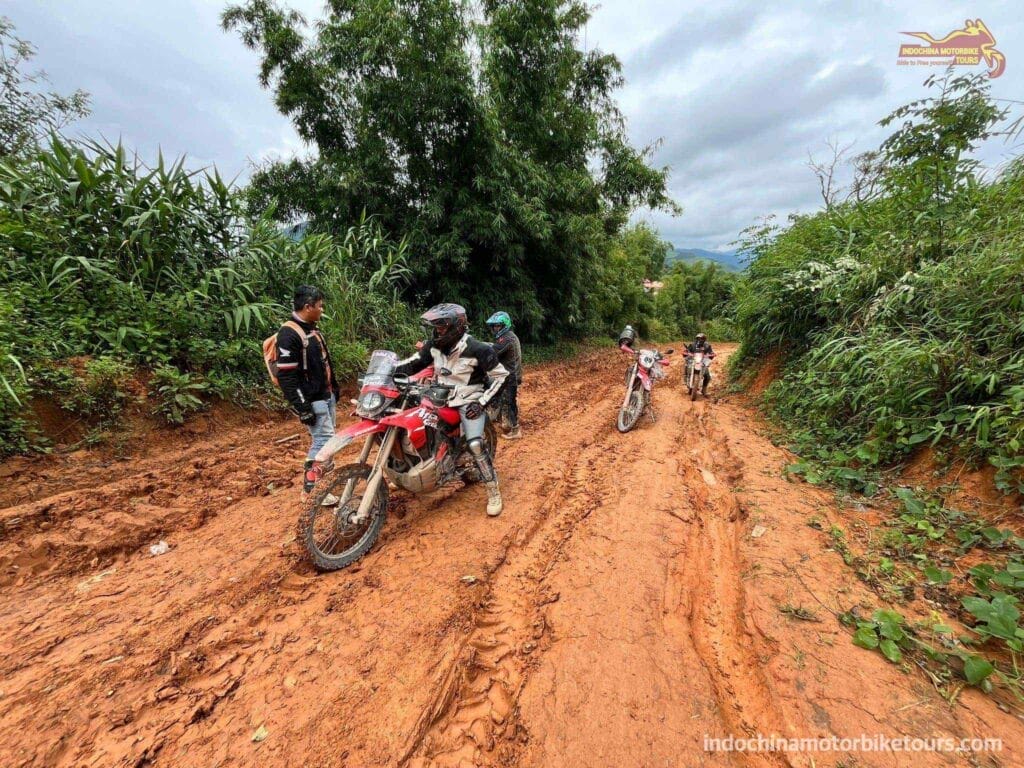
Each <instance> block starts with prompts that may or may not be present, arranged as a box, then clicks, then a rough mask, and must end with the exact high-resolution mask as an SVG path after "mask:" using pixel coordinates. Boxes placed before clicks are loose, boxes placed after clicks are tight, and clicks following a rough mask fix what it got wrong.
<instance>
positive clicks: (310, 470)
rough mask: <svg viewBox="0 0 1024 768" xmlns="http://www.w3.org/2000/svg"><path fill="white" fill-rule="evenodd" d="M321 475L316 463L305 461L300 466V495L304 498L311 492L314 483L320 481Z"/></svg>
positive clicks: (310, 460)
mask: <svg viewBox="0 0 1024 768" xmlns="http://www.w3.org/2000/svg"><path fill="white" fill-rule="evenodd" d="M321 475H322V472H321V469H320V467H318V466H317V465H316V462H315V461H313V460H312V459H306V463H305V464H303V466H302V493H303V495H304V496H308V495H309V494H311V493H312V492H313V486H314V485H316V481H317V480H319V479H320V477H321Z"/></svg>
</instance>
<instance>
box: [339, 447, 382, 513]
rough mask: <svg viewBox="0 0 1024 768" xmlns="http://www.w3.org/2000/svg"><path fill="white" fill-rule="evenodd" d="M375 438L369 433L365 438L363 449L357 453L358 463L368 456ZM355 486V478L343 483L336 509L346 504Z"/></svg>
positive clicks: (363, 462) (361, 462) (364, 461)
mask: <svg viewBox="0 0 1024 768" xmlns="http://www.w3.org/2000/svg"><path fill="white" fill-rule="evenodd" d="M376 439H377V436H376V435H370V436H369V437H367V438H366V442H365V443H363V450H362V451H361V452H360V454H359V463H360V464H365V463H366V460H367V459H368V458H370V449H371V448H373V444H374V442H375V441H376ZM355 487H356V480H355V478H352V479H351V480H349V481H348V482H347V483H345V490H344V492H343V493H342V494H341V501H339V502H338V509H342V508H343V507H344V506H345V505H346V504H348V502H349V499H351V498H352V491H354V490H355Z"/></svg>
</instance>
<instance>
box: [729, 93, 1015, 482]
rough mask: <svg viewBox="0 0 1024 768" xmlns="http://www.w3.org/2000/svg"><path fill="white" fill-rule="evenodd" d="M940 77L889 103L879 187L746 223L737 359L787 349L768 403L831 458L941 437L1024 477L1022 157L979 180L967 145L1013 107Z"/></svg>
mask: <svg viewBox="0 0 1024 768" xmlns="http://www.w3.org/2000/svg"><path fill="white" fill-rule="evenodd" d="M940 84H941V85H942V88H943V93H942V94H941V96H938V97H935V98H931V99H925V100H922V101H919V102H915V103H914V104H912V105H910V106H909V107H907V108H904V109H901V110H897V112H896V113H894V115H895V116H896V117H898V118H900V119H901V120H904V119H905V121H904V122H903V123H902V125H901V127H900V129H899V130H897V131H896V132H895V133H894V134H893V136H892V137H890V139H888V140H887V141H886V142H885V144H883V147H882V150H881V152H880V154H879V155H878V157H877V158H876V161H875V164H874V170H873V171H872V173H874V174H875V176H874V179H875V183H876V184H877V188H878V189H879V190H880V193H879V194H876V195H874V196H868V197H867V198H863V199H862V198H861V197H859V196H856V195H855V196H853V197H851V199H850V200H848V201H846V202H845V203H839V204H836V205H833V206H830V207H829V208H828V209H827V210H824V211H821V212H819V213H816V214H813V215H800V216H793V217H791V221H790V225H789V226H788V227H787V228H785V229H781V228H779V227H777V226H775V225H774V224H772V223H771V222H768V223H767V224H765V225H764V226H760V227H755V228H752V229H751V230H749V231H748V232H747V233H746V236H745V239H744V241H743V247H744V248H746V249H747V250H748V251H750V252H751V253H752V254H754V257H755V258H754V259H753V262H752V263H751V265H750V267H749V270H748V277H747V279H746V280H745V281H743V282H742V283H741V284H740V285H739V286H738V289H737V298H736V321H737V324H738V326H739V329H740V331H741V333H742V346H741V349H740V353H739V354H738V355H737V359H736V361H735V363H734V365H733V366H732V370H733V372H734V373H738V374H740V375H742V374H743V373H744V371H745V370H747V369H749V368H750V367H751V366H752V364H753V363H754V362H755V361H757V360H759V359H761V358H762V357H763V356H764V355H766V354H767V353H769V352H772V351H774V350H781V351H783V352H784V353H785V355H786V361H785V364H784V365H783V367H782V371H783V377H782V379H781V381H779V382H777V383H776V384H774V385H773V386H772V387H770V388H769V389H768V390H767V392H766V400H767V403H768V405H769V407H770V408H771V410H772V411H773V413H774V414H775V415H776V416H777V417H779V418H780V419H781V420H782V421H784V422H785V423H786V424H787V425H788V426H789V427H790V428H791V430H792V434H793V435H794V438H795V442H796V443H797V444H798V447H800V448H802V449H804V450H806V451H810V452H812V453H814V454H816V455H817V458H819V459H824V460H825V461H826V462H831V463H848V462H858V463H860V464H862V465H878V464H882V465H886V464H890V463H892V462H895V461H898V460H900V459H902V458H903V457H905V456H906V455H908V454H909V453H910V452H912V451H913V450H915V449H916V448H917V447H919V446H923V445H927V444H931V445H935V444H937V443H940V442H942V443H946V444H952V445H955V446H957V447H958V448H959V450H960V451H961V452H963V453H965V454H967V455H968V456H973V457H975V458H977V459H978V460H983V461H988V462H990V463H992V464H994V465H995V466H996V467H997V468H998V469H999V475H998V483H999V485H1000V487H1002V488H1004V489H1007V490H1010V489H1020V490H1024V475H1022V473H1021V469H1022V468H1024V453H1022V451H1024V384H1022V383H1021V382H1022V380H1024V343H1022V342H1024V290H1022V289H1021V285H1022V279H1024V278H1022V275H1024V160H1021V159H1020V158H1018V159H1016V160H1015V161H1013V162H1012V163H1010V164H1009V165H1008V166H1007V167H1006V168H1005V169H1004V171H1003V172H1002V173H1001V174H1000V175H998V176H996V177H994V178H989V179H983V178H982V177H980V176H979V175H978V174H977V173H976V170H977V167H976V163H975V162H974V161H973V160H972V159H970V155H969V150H970V148H972V147H973V146H975V145H976V144H977V143H978V142H980V141H982V140H984V139H985V138H986V137H988V136H989V135H990V133H991V131H992V130H993V129H992V126H993V125H994V123H995V122H997V121H998V120H999V119H1001V118H1002V117H1003V114H1002V113H1001V112H999V110H997V109H995V108H994V107H993V106H992V102H991V101H990V100H989V99H988V95H987V88H988V85H987V83H985V82H983V81H982V80H980V79H977V78H955V79H954V78H947V79H946V80H945V81H943V82H941V83H940ZM922 169H927V171H928V172H927V173H924V172H919V171H922Z"/></svg>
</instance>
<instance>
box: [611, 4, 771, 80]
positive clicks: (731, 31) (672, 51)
mask: <svg viewBox="0 0 1024 768" xmlns="http://www.w3.org/2000/svg"><path fill="white" fill-rule="evenodd" d="M756 22H757V14H756V12H753V11H752V9H751V8H749V7H741V8H728V9H725V10H719V12H718V13H715V12H713V11H712V10H711V9H710V7H708V6H704V7H703V8H701V9H699V10H698V11H697V12H696V13H693V14H687V15H686V16H684V17H682V18H680V19H679V20H678V21H677V22H676V23H675V24H673V25H672V26H671V27H669V28H668V29H667V30H665V31H664V32H662V33H661V34H659V35H658V36H657V37H656V38H655V39H654V40H653V41H652V42H651V43H649V44H647V45H644V46H643V47H641V48H639V49H637V50H636V51H634V53H633V54H632V55H631V56H629V57H628V58H626V59H625V61H624V64H623V69H624V71H625V72H626V73H627V74H628V76H629V79H630V82H631V83H632V84H634V85H637V84H639V83H642V82H643V81H645V80H649V79H652V78H655V77H658V76H660V75H663V74H664V73H665V72H668V71H673V70H679V69H681V68H682V67H683V66H684V65H685V64H686V63H687V62H688V61H689V59H690V57H691V56H692V55H693V54H694V53H695V52H696V51H699V50H702V49H707V48H714V47H716V46H720V45H724V44H727V43H735V42H736V41H737V40H738V39H741V38H743V37H745V36H746V35H747V33H749V32H750V31H751V30H752V29H753V28H754V26H755V24H756Z"/></svg>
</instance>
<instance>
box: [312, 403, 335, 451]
mask: <svg viewBox="0 0 1024 768" xmlns="http://www.w3.org/2000/svg"><path fill="white" fill-rule="evenodd" d="M337 404H338V401H337V399H336V398H335V397H334V395H331V399H330V400H314V401H313V402H312V403H311V405H312V406H313V413H315V414H316V424H310V425H307V427H306V429H308V430H309V436H310V437H312V438H313V444H312V445H311V446H310V447H309V453H307V454H306V458H307V459H309V460H312V459H313V458H315V457H316V455H317V453H318V452H319V451H320V449H321V448H323V447H324V446H325V445H327V441H328V440H330V439H331V438H332V437H334V417H335V414H336V406H337Z"/></svg>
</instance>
